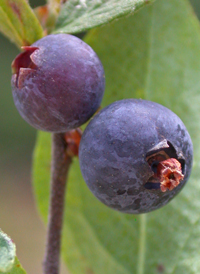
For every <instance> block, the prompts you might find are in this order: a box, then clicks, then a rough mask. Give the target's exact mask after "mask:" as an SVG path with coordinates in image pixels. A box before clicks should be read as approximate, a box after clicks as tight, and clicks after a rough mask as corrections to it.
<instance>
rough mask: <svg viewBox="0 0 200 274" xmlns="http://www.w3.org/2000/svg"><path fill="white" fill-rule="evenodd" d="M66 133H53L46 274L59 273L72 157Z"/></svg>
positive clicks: (44, 266) (44, 267)
mask: <svg viewBox="0 0 200 274" xmlns="http://www.w3.org/2000/svg"><path fill="white" fill-rule="evenodd" d="M66 148H67V143H66V141H65V139H64V133H54V134H52V165H51V192H50V205H49V215H48V216H49V219H48V231H47V240H46V250H45V257H44V263H43V273H44V274H59V261H60V260H59V255H60V243H61V230H62V223H63V210H64V198H65V187H66V179H67V174H68V170H69V167H70V164H71V162H72V158H71V157H70V156H68V155H67V154H66Z"/></svg>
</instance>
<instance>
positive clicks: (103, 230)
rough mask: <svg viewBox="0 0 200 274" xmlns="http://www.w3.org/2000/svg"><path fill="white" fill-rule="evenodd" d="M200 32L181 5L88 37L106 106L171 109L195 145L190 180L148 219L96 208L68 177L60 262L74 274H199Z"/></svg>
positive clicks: (164, 6) (44, 180) (43, 204)
mask: <svg viewBox="0 0 200 274" xmlns="http://www.w3.org/2000/svg"><path fill="white" fill-rule="evenodd" d="M199 31H200V28H199V22H198V20H197V18H196V17H195V15H194V13H193V11H192V9H191V6H190V4H189V3H188V1H186V0H182V1H179V0H168V1H165V0H160V1H157V2H155V3H154V4H153V5H151V6H148V7H146V8H144V9H143V10H141V11H140V12H139V13H137V14H135V15H134V16H129V17H128V18H123V19H121V20H119V21H118V22H115V23H113V24H110V25H106V26H105V27H102V28H99V29H96V30H92V31H90V33H89V34H88V35H87V37H86V41H87V42H88V43H89V44H90V45H91V46H92V47H93V48H94V50H95V51H96V52H97V54H98V55H99V57H100V59H101V60H102V63H103V65H104V68H105V75H106V92H105V96H104V100H103V106H105V105H107V104H109V103H111V102H113V101H116V100H119V99H122V98H144V99H148V100H153V101H156V102H158V103H161V104H163V105H165V106H167V107H169V108H171V109H172V110H173V111H174V112H175V113H177V114H178V115H179V116H180V117H181V119H182V120H183V122H184V123H185V124H186V126H187V128H188V130H189V132H190V134H191V137H192V140H193V145H194V165H193V171H192V176H191V178H190V179H189V181H188V183H187V185H186V186H185V188H184V189H183V191H182V192H181V193H180V194H179V195H178V196H177V197H176V198H175V199H174V200H173V201H171V202H170V203H169V204H168V205H167V206H165V207H163V208H161V209H159V210H157V211H155V212H152V213H148V214H145V215H128V214H122V213H118V212H117V211H114V210H111V209H109V208H107V207H106V206H104V205H103V204H101V203H100V202H99V201H98V200H97V199H96V198H95V197H94V196H93V195H92V194H91V193H90V191H89V190H88V188H87V186H86V184H85V182H84V181H83V179H82V176H81V172H80V169H79V163H78V160H74V163H73V167H72V168H71V170H70V174H69V182H68V193H67V201H66V211H65V220H64V229H63V245H62V254H63V258H64V260H65V262H66V263H67V266H68V268H69V270H70V272H71V273H72V274H80V273H81V274H86V273H93V274H94V273H95V274H102V273H104V274H110V273H117V274H132V273H134V274H149V273H155V274H156V273H165V274H194V273H195V274H199V273H200V260H199V257H200V249H199V246H200V210H199V208H200V199H199V197H200V184H199V178H200V171H199V165H200V146H199V138H200V123H199V117H200V93H199V79H200V59H199V58H198V57H199V56H200V32H199ZM50 142H51V141H50V134H48V133H39V135H38V141H37V147H36V151H35V157H34V160H35V163H34V186H35V193H36V197H37V202H38V206H39V209H40V212H41V214H42V216H43V218H44V219H45V220H47V209H48V205H47V200H48V195H49V183H48V182H49V171H50Z"/></svg>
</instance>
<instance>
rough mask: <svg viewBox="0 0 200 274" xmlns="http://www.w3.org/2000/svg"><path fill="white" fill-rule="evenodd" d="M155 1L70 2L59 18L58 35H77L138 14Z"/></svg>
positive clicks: (79, 0) (110, 0) (108, 0)
mask: <svg viewBox="0 0 200 274" xmlns="http://www.w3.org/2000/svg"><path fill="white" fill-rule="evenodd" d="M153 1H154V0H148V1H146V0H68V1H66V3H65V4H64V5H63V6H62V9H61V12H60V15H59V17H58V21H57V26H56V31H55V32H56V33H60V32H67V33H77V32H81V31H86V30H88V29H91V28H94V27H97V26H100V25H103V24H106V23H108V22H110V21H113V20H114V19H117V18H119V17H122V16H124V15H127V14H131V13H134V12H136V11H137V10H138V9H139V8H141V7H142V6H144V5H146V4H148V3H151V2H153Z"/></svg>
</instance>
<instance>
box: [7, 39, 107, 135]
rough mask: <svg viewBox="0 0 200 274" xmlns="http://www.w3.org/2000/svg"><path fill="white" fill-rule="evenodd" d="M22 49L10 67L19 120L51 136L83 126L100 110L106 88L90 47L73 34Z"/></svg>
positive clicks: (99, 67)
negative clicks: (50, 133) (49, 133)
mask: <svg viewBox="0 0 200 274" xmlns="http://www.w3.org/2000/svg"><path fill="white" fill-rule="evenodd" d="M23 49H24V52H22V53H21V54H19V55H18V56H17V57H16V58H15V60H14V61H13V63H12V69H13V76H12V92H13V97H14V102H15V105H16V107H17V109H18V111H19V112H20V114H21V116H22V117H23V118H24V119H25V120H26V121H27V122H28V123H30V124H31V125H32V126H34V127H35V128H37V129H41V130H45V131H50V132H65V131H67V130H70V129H73V128H77V127H79V126H80V125H82V124H83V123H85V122H86V121H87V120H88V119H89V118H90V117H91V116H92V115H93V114H94V113H95V112H96V110H97V109H98V107H99V106H100V103H101V100H102V97H103V93H104V86H105V79H104V70H103V66H102V64H101V62H100V60H99V58H98V57H97V55H96V53H95V52H94V51H93V50H92V48H91V47H90V46H88V45H87V44H86V43H85V42H83V41H82V40H80V39H79V38H77V37H75V36H72V35H69V34H55V35H48V36H46V37H44V38H42V39H40V40H38V41H37V42H35V43H34V44H33V45H32V46H30V47H29V46H28V47H24V48H23Z"/></svg>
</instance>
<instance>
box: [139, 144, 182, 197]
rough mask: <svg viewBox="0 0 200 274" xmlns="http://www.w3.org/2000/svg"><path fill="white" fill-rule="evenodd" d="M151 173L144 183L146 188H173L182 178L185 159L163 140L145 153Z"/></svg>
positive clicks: (163, 189) (162, 189) (164, 189)
mask: <svg viewBox="0 0 200 274" xmlns="http://www.w3.org/2000/svg"><path fill="white" fill-rule="evenodd" d="M146 161H147V162H148V164H149V166H150V167H151V170H152V171H153V175H152V176H151V177H150V178H149V180H148V182H147V183H146V184H145V185H144V187H145V188H147V189H160V190H161V191H162V192H166V191H167V190H173V189H174V188H175V187H177V186H178V185H179V184H180V181H181V180H183V179H184V166H185V160H184V159H183V157H181V155H180V154H179V155H177V153H176V150H175V148H174V147H173V145H172V144H171V143H170V142H169V141H167V140H164V141H162V142H160V143H159V144H158V145H157V146H156V147H154V148H153V149H152V150H151V151H149V152H148V154H147V155H146Z"/></svg>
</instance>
